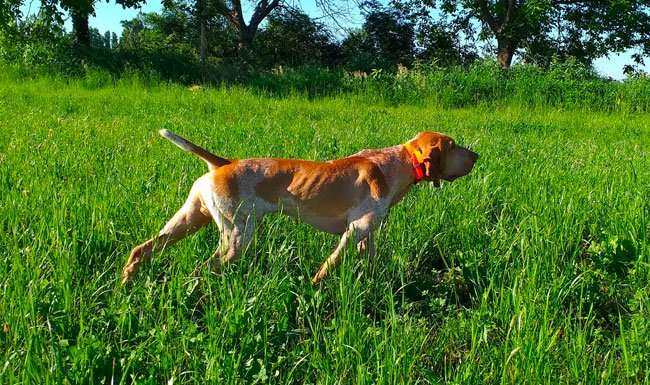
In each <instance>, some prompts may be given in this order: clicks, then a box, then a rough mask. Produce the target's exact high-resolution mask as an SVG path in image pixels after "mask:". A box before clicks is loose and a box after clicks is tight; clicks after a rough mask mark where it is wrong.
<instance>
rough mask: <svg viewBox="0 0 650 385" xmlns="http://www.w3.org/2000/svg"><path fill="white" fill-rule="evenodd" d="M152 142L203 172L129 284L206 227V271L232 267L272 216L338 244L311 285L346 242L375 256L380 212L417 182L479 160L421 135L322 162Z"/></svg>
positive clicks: (126, 277) (436, 136)
mask: <svg viewBox="0 0 650 385" xmlns="http://www.w3.org/2000/svg"><path fill="white" fill-rule="evenodd" d="M160 135H162V136H163V137H164V138H166V139H168V140H170V141H171V142H172V143H174V144H175V145H176V146H178V147H180V148H181V149H183V150H185V151H188V152H191V153H193V154H194V155H196V156H198V157H199V158H201V159H202V160H203V161H205V163H206V164H207V166H208V173H206V174H205V175H203V176H201V177H199V178H198V179H197V180H196V181H195V182H194V185H193V186H192V188H191V190H190V193H189V197H188V198H187V200H186V201H185V204H183V206H182V207H181V208H180V210H178V212H177V213H176V214H175V215H174V216H173V217H172V218H171V219H170V220H169V222H167V224H166V225H165V226H164V227H163V229H162V230H161V231H160V232H159V234H158V235H157V236H155V237H154V238H152V239H149V240H148V241H146V242H144V243H142V244H140V245H138V246H136V247H135V248H134V249H133V250H132V251H131V254H130V256H129V259H128V261H127V263H126V265H125V267H124V270H123V273H122V283H127V282H129V281H131V280H132V279H133V276H134V275H135V274H136V272H137V270H138V268H139V266H140V264H141V263H142V262H144V261H146V260H148V259H149V258H150V257H151V255H152V253H154V252H156V251H158V250H161V249H163V248H164V247H166V246H169V245H171V244H173V243H174V242H177V241H178V240H180V239H182V238H184V237H186V236H187V235H189V234H191V233H194V232H195V231H197V230H198V229H200V228H201V227H203V226H205V225H207V224H208V223H209V222H210V221H211V220H214V221H215V222H216V224H217V227H218V228H219V233H220V243H219V247H218V248H217V250H216V251H215V253H214V255H213V256H212V258H211V259H210V260H209V261H211V262H210V263H211V265H212V270H213V271H219V269H220V267H221V266H222V265H223V264H225V263H228V262H232V261H234V260H236V259H237V258H238V257H239V255H240V254H241V252H242V250H244V249H245V248H246V247H247V245H248V244H249V243H250V242H251V240H252V238H253V231H254V223H255V222H256V220H258V219H260V218H261V217H263V216H264V215H265V214H268V213H271V212H277V211H280V212H282V213H285V214H288V215H291V216H294V217H298V218H300V219H301V220H303V221H305V222H307V223H309V224H310V225H312V226H314V227H315V228H317V229H319V230H322V231H326V232H328V233H333V234H338V235H340V236H341V239H340V241H339V243H338V246H337V247H336V249H335V250H334V252H332V254H331V255H330V256H329V257H328V258H327V259H326V260H325V262H324V263H323V264H322V265H321V267H320V269H319V270H318V272H316V274H315V275H314V277H313V279H312V282H313V283H314V284H318V283H319V282H320V281H321V280H322V279H323V278H325V277H326V276H327V275H328V272H329V271H331V269H332V268H333V267H335V266H336V265H337V264H338V263H339V261H340V260H341V254H342V252H343V250H344V249H345V248H346V246H347V244H348V242H350V241H353V242H355V243H356V245H357V249H358V250H359V252H363V251H366V252H367V253H368V254H369V255H373V254H374V253H375V247H374V244H373V237H372V232H373V229H374V228H375V227H376V226H377V225H378V224H379V223H380V222H381V221H382V220H383V219H384V218H385V217H386V215H387V214H388V210H389V209H390V208H391V207H392V206H393V205H395V204H396V203H397V202H399V201H400V199H402V197H403V196H404V194H406V193H407V192H408V191H409V189H410V188H411V187H412V186H413V185H415V184H417V183H418V182H420V181H430V182H432V183H433V184H434V185H435V186H436V187H439V186H440V181H441V180H445V181H449V182H451V181H453V180H455V179H456V178H459V177H462V176H465V175H467V174H468V173H469V172H470V171H471V170H472V168H473V167H474V164H475V163H476V161H477V160H478V158H479V155H478V154H477V153H475V152H473V151H471V150H469V149H467V148H465V147H462V146H460V145H458V144H456V142H455V141H454V140H453V139H452V138H450V137H449V136H446V135H444V134H441V133H437V132H421V133H419V134H417V135H416V136H415V137H414V138H413V139H411V140H409V141H407V142H405V143H403V144H400V145H397V146H393V147H388V148H382V149H374V150H362V151H360V152H358V153H356V154H354V155H352V156H349V157H346V158H342V159H337V160H331V161H327V162H318V161H309V160H295V159H277V158H258V159H240V160H238V159H225V158H222V157H219V156H217V155H214V154H212V153H210V152H209V151H207V150H206V149H204V148H202V147H199V146H197V145H195V144H194V143H192V142H190V141H188V140H186V139H184V138H182V137H180V136H178V135H176V134H174V133H172V132H170V131H168V130H160Z"/></svg>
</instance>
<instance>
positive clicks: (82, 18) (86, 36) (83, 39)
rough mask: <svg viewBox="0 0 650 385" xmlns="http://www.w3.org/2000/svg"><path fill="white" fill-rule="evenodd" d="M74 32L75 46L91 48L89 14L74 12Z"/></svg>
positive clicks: (72, 13)
mask: <svg viewBox="0 0 650 385" xmlns="http://www.w3.org/2000/svg"><path fill="white" fill-rule="evenodd" d="M70 13H71V15H72V30H73V31H74V40H75V45H77V46H78V47H82V48H89V47H90V30H89V29H88V12H85V11H83V10H78V11H72V12H70Z"/></svg>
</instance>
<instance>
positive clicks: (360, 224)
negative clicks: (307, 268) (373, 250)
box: [311, 214, 374, 284]
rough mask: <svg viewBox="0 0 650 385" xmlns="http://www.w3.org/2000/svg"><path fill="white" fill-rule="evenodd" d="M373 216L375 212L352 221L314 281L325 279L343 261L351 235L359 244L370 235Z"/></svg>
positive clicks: (315, 282)
mask: <svg viewBox="0 0 650 385" xmlns="http://www.w3.org/2000/svg"><path fill="white" fill-rule="evenodd" d="M373 218H374V215H373V214H367V215H364V216H363V217H361V218H360V219H358V220H356V221H353V222H352V223H350V225H349V226H348V229H347V230H346V231H345V232H344V233H343V236H341V240H340V241H339V244H338V246H337V247H336V249H335V250H334V252H333V253H332V254H331V255H330V256H329V257H328V258H327V259H326V260H325V262H324V263H323V264H322V265H321V267H320V269H319V270H318V272H317V273H316V275H314V278H312V280H311V281H312V283H314V284H317V283H319V282H320V281H321V280H323V278H325V277H327V274H328V272H329V270H330V268H334V267H336V266H337V265H338V264H339V262H341V253H343V251H344V250H345V247H346V246H347V244H348V241H349V240H350V238H351V237H354V238H355V242H356V243H357V244H358V243H361V242H362V240H363V239H366V238H368V237H369V236H370V232H371V231H372V224H373ZM370 246H372V245H370Z"/></svg>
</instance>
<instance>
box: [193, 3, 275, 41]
mask: <svg viewBox="0 0 650 385" xmlns="http://www.w3.org/2000/svg"><path fill="white" fill-rule="evenodd" d="M201 1H207V0H201ZM213 1H214V3H213V4H211V6H212V7H213V9H214V10H215V11H216V12H217V13H218V14H220V15H222V16H224V17H225V18H226V19H227V20H228V22H229V23H230V25H231V26H232V27H233V28H234V29H235V30H236V31H237V34H238V44H237V46H238V51H239V52H240V53H241V52H243V51H247V50H250V49H251V48H252V47H253V39H254V38H255V34H256V33H257V29H258V28H259V26H260V23H262V21H263V20H264V19H265V18H266V17H267V16H268V15H269V13H271V11H273V10H274V9H276V8H277V7H278V6H279V5H280V3H281V1H282V0H270V1H269V0H257V2H256V3H255V8H254V9H253V15H252V16H251V18H250V20H249V21H248V24H247V23H246V21H245V20H244V12H243V9H242V3H241V0H213Z"/></svg>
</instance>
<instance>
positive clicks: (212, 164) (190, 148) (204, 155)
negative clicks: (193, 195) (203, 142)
mask: <svg viewBox="0 0 650 385" xmlns="http://www.w3.org/2000/svg"><path fill="white" fill-rule="evenodd" d="M158 133H159V134H160V135H161V136H162V137H163V138H165V139H167V140H169V141H170V142H172V143H174V144H175V145H177V146H178V147H180V148H181V149H182V150H183V151H187V152H191V153H193V154H194V155H196V156H198V157H199V158H201V159H203V160H204V161H205V163H207V165H208V168H209V169H210V170H212V169H215V168H218V167H221V166H224V165H227V164H230V163H231V161H230V160H228V159H225V158H222V157H220V156H216V155H214V154H213V153H211V152H210V151H208V150H206V149H205V148H203V147H199V146H197V145H196V144H194V143H192V142H190V141H189V140H187V139H185V138H182V137H180V136H178V135H176V134H174V133H173V132H171V131H169V130H166V129H162V130H160V131H158Z"/></svg>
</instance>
